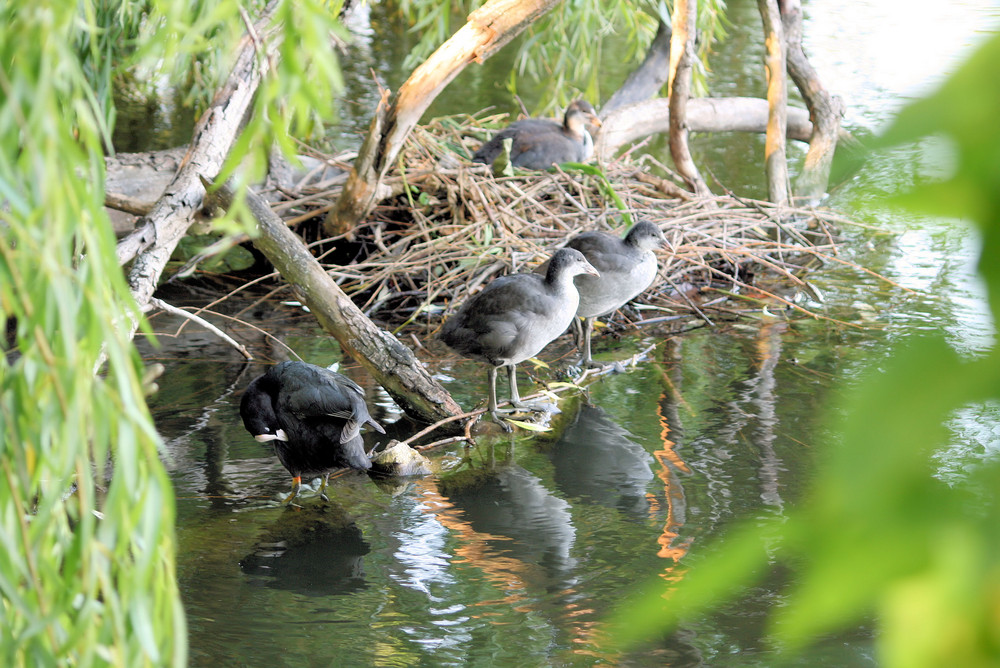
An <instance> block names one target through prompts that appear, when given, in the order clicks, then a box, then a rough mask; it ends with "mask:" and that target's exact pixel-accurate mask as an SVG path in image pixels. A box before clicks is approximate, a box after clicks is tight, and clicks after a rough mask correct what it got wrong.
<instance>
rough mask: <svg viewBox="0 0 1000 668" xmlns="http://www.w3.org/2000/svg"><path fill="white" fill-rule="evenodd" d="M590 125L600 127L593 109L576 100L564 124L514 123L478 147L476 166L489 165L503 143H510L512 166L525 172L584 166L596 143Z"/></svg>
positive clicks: (545, 121)
mask: <svg viewBox="0 0 1000 668" xmlns="http://www.w3.org/2000/svg"><path fill="white" fill-rule="evenodd" d="M587 123H590V124H591V125H596V126H600V124H601V121H600V120H599V119H598V118H597V112H596V111H594V107H593V106H592V105H591V104H590V103H589V102H587V101H586V100H576V101H574V102H572V103H571V104H570V105H569V106H568V107H567V108H566V114H565V115H564V116H563V122H562V124H560V123H558V122H556V121H553V120H549V119H544V118H525V119H522V120H520V121H515V122H514V123H511V124H510V125H509V126H507V127H506V128H504V129H503V130H501V131H500V132H498V133H496V134H495V135H493V137H492V138H491V139H490V140H489V141H487V142H485V143H484V144H483V145H482V146H480V147H479V150H478V151H476V153H475V155H473V156H472V161H473V162H482V163H485V164H487V165H489V164H492V163H493V160H494V159H495V158H496V157H497V156H498V155H499V154H500V151H502V150H503V140H504V139H508V138H509V139H511V140H512V142H511V147H510V162H511V164H512V165H514V166H515V167H523V168H525V169H548V168H549V167H551V166H552V165H553V164H560V163H563V162H583V161H585V160H587V159H588V158H589V157H590V156H591V155H592V154H593V152H594V140H593V139H592V138H591V136H590V133H589V132H587Z"/></svg>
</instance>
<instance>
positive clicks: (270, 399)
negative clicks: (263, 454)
mask: <svg viewBox="0 0 1000 668" xmlns="http://www.w3.org/2000/svg"><path fill="white" fill-rule="evenodd" d="M364 397H365V393H364V390H362V389H361V388H360V387H359V386H358V385H357V383H355V382H354V381H353V380H351V379H350V378H348V377H347V376H343V375H341V374H339V373H336V372H335V371H330V370H329V369H324V368H323V367H320V366H316V365H315V364H306V363H305V362H282V363H281V364H278V365H276V366H274V367H271V368H270V369H269V370H268V371H267V373H265V374H264V375H262V376H259V377H257V378H255V379H254V380H252V381H250V384H249V385H247V389H246V391H245V392H244V393H243V400H242V401H241V402H240V416H241V417H242V418H243V426H244V427H246V429H247V431H249V432H250V434H252V435H253V437H254V439H255V440H256V441H258V442H259V443H271V444H272V445H273V446H274V452H275V454H277V455H278V459H279V460H280V461H281V464H282V466H284V467H285V468H286V469H288V472H289V473H291V474H292V492H291V494H289V495H288V497H286V498H285V501H284V502H285V503H288V502H290V501H291V500H292V499H294V498H295V497H296V496H297V495H298V493H299V488H300V486H301V484H302V476H309V477H315V476H320V477H322V478H323V484H322V486H321V487H320V495H321V496H322V497H323V498H324V499H325V498H326V494H325V489H326V482H327V478H328V477H329V475H330V472H331V471H333V470H335V469H338V468H344V467H350V468H353V469H359V470H362V471H366V470H368V469H369V468H371V465H372V464H371V460H370V459H369V458H368V454H367V453H366V452H365V448H364V443H363V442H362V440H361V427H362V426H364V425H365V423H367V424H370V425H371V426H372V427H373V428H374V429H375V430H376V431H378V432H380V433H383V434H384V433H385V430H384V429H382V426H381V425H380V424H379V423H378V422H376V421H375V420H373V419H372V416H371V415H369V413H368V406H367V405H366V404H365V398H364Z"/></svg>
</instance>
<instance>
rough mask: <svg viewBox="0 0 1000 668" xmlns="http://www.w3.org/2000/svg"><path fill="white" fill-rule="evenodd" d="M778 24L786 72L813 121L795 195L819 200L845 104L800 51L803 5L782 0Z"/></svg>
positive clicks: (827, 179)
mask: <svg viewBox="0 0 1000 668" xmlns="http://www.w3.org/2000/svg"><path fill="white" fill-rule="evenodd" d="M780 7H781V23H782V27H783V28H784V32H785V41H786V43H787V44H788V54H787V55H788V74H789V75H790V76H791V77H792V81H794V82H795V86H796V87H797V88H798V89H799V92H800V93H801V94H802V99H803V100H805V103H806V106H807V107H809V116H810V120H811V121H812V134H811V135H810V138H809V151H808V152H807V153H806V157H805V160H804V161H803V163H802V172H801V173H800V174H799V178H798V179H797V180H796V183H795V194H796V196H798V197H803V198H805V199H806V200H807V201H808V202H810V203H815V202H817V201H819V200H820V199H821V198H822V197H823V195H824V194H825V193H826V187H827V184H828V183H829V181H830V165H831V164H832V163H833V154H834V152H835V151H836V149H837V140H838V138H839V137H840V132H841V129H840V119H841V118H842V117H843V116H844V103H843V101H841V99H840V98H839V97H836V96H833V95H830V93H829V91H827V90H826V89H825V88H824V87H823V84H822V83H821V82H820V80H819V75H818V74H817V73H816V70H814V69H813V67H812V65H810V64H809V59H808V58H806V54H805V52H804V51H803V50H802V4H801V2H799V0H783V1H782V2H781V4H780Z"/></svg>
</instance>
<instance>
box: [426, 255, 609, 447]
mask: <svg viewBox="0 0 1000 668" xmlns="http://www.w3.org/2000/svg"><path fill="white" fill-rule="evenodd" d="M580 274H590V275H593V276H597V275H598V273H597V270H596V269H594V267H593V266H591V264H590V263H589V262H587V259H586V258H585V257H584V256H583V255H582V254H581V253H580V252H579V251H577V250H573V249H570V248H562V249H560V250H558V251H556V253H555V255H553V256H552V258H551V260H549V266H548V270H547V271H546V273H545V275H544V276H542V275H540V274H511V275H510V276H502V277H500V278H498V279H496V280H494V281H492V282H490V283H489V284H488V285H487V286H486V287H485V288H483V290H482V291H481V292H479V293H478V294H476V295H475V296H474V297H472V298H471V299H469V300H468V301H466V302H465V303H464V304H463V305H462V307H461V308H460V309H459V310H458V312H457V313H456V314H455V315H453V316H452V317H451V318H450V319H449V320H448V321H447V322H446V323H445V324H444V327H443V328H442V329H441V334H440V338H441V340H442V341H444V342H445V343H446V344H448V345H449V346H450V347H451V348H453V349H454V350H455V351H457V352H459V353H461V354H463V355H466V356H468V357H472V358H475V359H479V360H482V361H484V362H486V363H487V364H488V365H489V370H488V373H487V379H488V381H489V386H490V395H489V411H490V415H491V416H492V417H493V419H494V420H495V421H497V422H498V423H500V424H501V425H503V426H504V428H507V427H506V425H505V424H504V423H503V421H502V420H500V418H499V416H498V415H497V389H496V382H497V368H499V367H501V366H505V367H507V378H508V380H509V382H510V403H511V405H512V406H514V408H530V407H529V406H527V405H525V404H522V403H521V397H520V395H519V394H518V391H517V381H516V380H515V378H514V367H515V365H516V364H517V363H518V362H523V361H524V360H526V359H528V358H530V357H534V356H535V355H537V354H538V353H539V352H540V351H541V350H542V348H544V347H545V346H546V345H547V344H548V343H549V342H550V341H552V340H553V339H555V338H556V337H558V336H559V335H560V334H562V333H563V332H564V331H566V328H567V327H568V326H569V324H570V323H571V322H572V321H573V318H574V316H575V314H576V310H577V306H578V305H579V302H580V295H579V293H578V292H577V289H576V285H575V284H574V283H573V278H574V277H575V276H578V275H580Z"/></svg>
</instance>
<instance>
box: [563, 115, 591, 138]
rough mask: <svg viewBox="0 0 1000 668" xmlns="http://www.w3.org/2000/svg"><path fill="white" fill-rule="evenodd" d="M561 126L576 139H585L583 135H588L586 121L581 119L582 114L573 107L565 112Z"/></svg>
mask: <svg viewBox="0 0 1000 668" xmlns="http://www.w3.org/2000/svg"><path fill="white" fill-rule="evenodd" d="M563 126H564V127H565V128H566V131H567V132H569V133H570V134H571V135H573V136H574V137H576V139H577V140H578V141H586V139H585V138H584V137H585V135H586V136H589V134H588V132H587V123H586V122H585V121H584V120H583V114H581V113H580V112H579V111H576V110H575V109H574V110H571V111H569V112H567V113H566V117H565V118H564V119H563ZM591 141H593V140H591Z"/></svg>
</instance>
